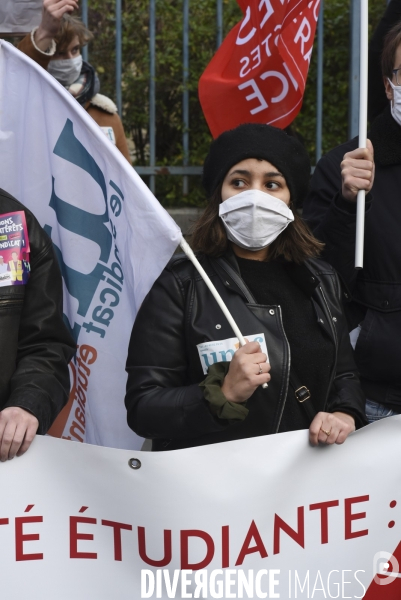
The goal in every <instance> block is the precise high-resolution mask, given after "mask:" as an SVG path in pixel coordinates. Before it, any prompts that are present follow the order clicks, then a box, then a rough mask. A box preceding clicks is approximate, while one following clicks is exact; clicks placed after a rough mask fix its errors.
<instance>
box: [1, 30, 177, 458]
mask: <svg viewBox="0 0 401 600" xmlns="http://www.w3.org/2000/svg"><path fill="white" fill-rule="evenodd" d="M0 183H1V187H2V188H4V189H5V190H6V191H7V192H9V193H10V194H12V195H13V196H15V197H16V198H17V199H18V200H20V201H21V202H22V203H23V204H25V205H26V206H27V207H28V208H29V209H30V210H32V212H33V213H34V214H35V216H36V217H37V218H38V220H39V222H40V224H41V225H42V226H43V227H44V228H45V230H46V231H47V233H48V234H49V235H50V237H51V238H52V241H53V243H54V246H55V250H56V254H57V257H58V259H59V263H60V266H61V270H62V274H63V286H64V312H65V316H66V322H67V323H68V325H69V327H70V330H71V332H72V335H73V336H74V338H75V340H76V341H77V344H78V346H79V348H78V351H77V356H76V359H75V362H73V363H72V364H71V375H72V390H71V394H70V400H69V403H68V405H67V407H66V408H65V409H64V410H63V411H62V413H61V414H60V416H59V418H58V421H56V425H55V426H54V427H53V428H52V430H51V434H52V435H55V436H57V437H58V436H62V437H65V438H67V439H72V440H78V441H83V440H85V441H87V442H90V443H95V444H99V445H107V446H114V447H118V448H133V447H138V445H139V443H140V439H139V438H137V436H135V434H134V433H133V432H132V431H131V430H130V429H129V428H128V426H127V424H126V411H125V407H124V395H125V382H126V374H125V361H126V356H127V348H128V342H129V338H130V333H131V329H132V324H133V321H134V318H135V315H136V313H137V311H138V308H139V306H140V304H141V302H142V300H143V298H144V297H145V295H146V294H147V292H148V291H149V289H150V287H151V285H152V284H153V282H154V280H155V279H156V278H157V277H158V275H159V274H160V272H161V271H162V269H163V268H164V266H165V265H166V263H167V261H168V259H169V258H170V257H171V255H172V254H173V252H174V250H175V248H176V247H177V245H178V243H179V241H180V239H181V232H180V229H179V228H178V226H177V225H176V224H175V222H174V221H173V220H172V219H171V217H170V216H169V215H168V213H167V212H166V211H165V210H164V209H163V208H162V207H161V205H160V204H159V203H158V201H157V200H156V199H155V197H154V196H153V194H152V193H151V192H150V190H149V189H148V187H147V186H146V185H145V184H144V183H143V181H142V180H141V179H140V177H139V176H138V175H137V174H136V172H135V170H134V169H133V168H132V167H131V166H130V165H129V164H128V162H127V161H126V160H125V159H124V157H123V156H122V155H121V154H120V152H119V151H118V150H117V149H116V147H115V146H114V145H113V144H112V143H111V142H110V141H109V140H108V139H107V138H106V136H105V135H104V133H103V132H102V131H101V129H100V128H99V127H98V126H97V124H96V123H95V121H93V119H92V118H91V117H90V116H89V115H88V114H87V112H86V111H85V110H84V109H83V108H82V107H81V106H80V105H79V104H78V102H77V101H76V100H75V99H74V98H73V97H72V96H71V95H70V94H69V93H68V92H67V91H66V90H65V89H64V88H63V87H62V86H61V85H60V84H59V83H58V82H57V81H56V80H55V79H54V78H53V77H51V76H50V75H49V74H48V73H47V72H46V71H45V70H43V69H42V68H41V67H39V66H38V65H37V64H36V63H34V62H33V61H31V60H30V59H29V58H27V57H26V56H25V55H24V54H22V53H21V52H19V51H18V50H16V49H15V48H14V47H13V46H11V45H10V44H8V43H6V42H3V41H1V42H0Z"/></svg>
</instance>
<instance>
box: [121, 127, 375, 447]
mask: <svg viewBox="0 0 401 600" xmlns="http://www.w3.org/2000/svg"><path fill="white" fill-rule="evenodd" d="M309 173H310V163H309V159H308V156H307V153H306V151H305V149H304V147H303V146H302V144H301V143H300V142H298V141H297V140H296V139H294V138H292V137H290V136H288V135H287V134H286V133H284V132H283V131H281V130H279V129H275V128H274V127H270V126H268V125H262V124H246V125H241V126H239V127H237V128H236V129H234V130H231V131H227V132H225V133H223V134H222V135H221V136H219V138H217V139H216V140H215V141H214V142H213V143H212V145H211V148H210V151H209V154H208V156H207V158H206V161H205V164H204V173H203V184H204V187H205V189H206V192H207V194H208V196H209V198H210V199H209V203H208V206H207V208H206V210H205V212H204V214H203V216H202V217H201V218H200V220H199V221H198V223H197V224H196V225H195V228H194V232H193V236H192V244H193V246H194V248H195V249H196V250H197V251H198V258H199V260H200V261H201V264H202V266H203V268H204V269H205V270H206V272H207V273H208V275H209V277H210V278H211V279H212V281H213V283H214V285H215V286H216V288H217V290H218V292H219V293H220V295H221V296H222V298H223V300H224V302H225V303H226V305H227V306H228V309H229V310H230V312H231V313H232V315H233V317H234V319H235V320H236V322H237V324H238V326H239V328H240V330H241V331H242V332H243V334H244V335H245V336H246V337H247V338H248V340H249V342H248V343H247V344H246V345H245V346H243V347H242V348H239V349H238V343H237V341H236V340H235V339H233V338H234V334H233V332H232V330H231V328H230V326H229V324H228V322H227V321H226V319H225V317H224V316H223V314H222V312H221V309H220V308H219V306H218V305H217V303H216V302H215V300H214V298H213V297H212V296H211V294H210V291H209V290H208V288H207V287H206V285H205V283H204V281H203V280H202V279H201V278H200V277H199V275H198V273H197V271H196V270H195V268H194V266H193V265H192V263H191V262H190V261H189V260H188V259H187V258H186V257H184V256H177V257H174V258H173V259H172V261H171V262H170V264H169V265H168V267H167V268H166V269H165V271H164V272H163V273H162V275H161V276H160V278H159V280H158V281H156V283H155V284H154V286H153V288H152V290H151V291H150V293H149V294H148V296H147V298H146V299H145V300H144V302H143V304H142V307H141V309H140V311H139V313H138V316H137V318H136V321H135V325H134V327H133V331H132V337H131V343H130V347H129V352H128V359H127V371H128V383H127V394H126V399H125V402H126V407H127V412H128V424H129V425H130V427H132V429H134V431H136V432H137V433H138V434H139V435H141V436H143V437H147V438H151V439H152V450H173V449H179V448H186V447H190V446H199V445H204V444H212V443H217V442H224V441H230V440H234V439H240V438H246V437H254V436H259V435H267V434H271V433H277V432H282V431H291V430H296V429H309V437H310V442H311V443H312V444H313V445H317V444H318V443H322V444H334V443H337V444H341V443H343V442H344V440H345V439H346V437H347V436H348V434H349V433H350V432H352V431H353V430H354V429H355V427H356V426H357V427H359V426H362V425H364V424H365V418H364V410H363V408H364V406H363V394H362V390H361V388H360V386H359V381H358V376H357V374H356V368H355V364H354V362H353V359H352V348H351V346H350V343H349V339H348V333H347V327H346V323H345V319H344V316H343V313H342V308H341V301H340V286H339V282H338V278H337V276H336V274H335V272H334V270H333V269H332V268H331V267H330V266H329V265H327V264H326V263H324V262H322V261H321V260H319V259H318V258H317V256H318V254H319V253H320V251H321V249H322V245H321V244H320V243H319V242H318V241H317V240H316V239H315V238H314V237H313V235H312V234H311V232H310V231H309V230H308V228H307V227H306V225H305V224H304V223H303V220H302V219H301V217H300V216H299V214H298V213H297V211H296V205H297V203H301V202H302V200H303V197H304V196H305V194H306V192H307V189H308V182H309ZM264 383H268V387H267V389H263V388H262V385H263V384H264Z"/></svg>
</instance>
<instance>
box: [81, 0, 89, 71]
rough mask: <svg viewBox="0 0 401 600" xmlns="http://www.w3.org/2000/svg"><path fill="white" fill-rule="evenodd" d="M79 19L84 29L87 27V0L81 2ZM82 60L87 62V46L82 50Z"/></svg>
mask: <svg viewBox="0 0 401 600" xmlns="http://www.w3.org/2000/svg"><path fill="white" fill-rule="evenodd" d="M81 18H82V22H83V23H84V25H85V27H88V0H82V4H81ZM82 58H83V59H84V60H86V62H88V45H86V46H84V47H83V48H82Z"/></svg>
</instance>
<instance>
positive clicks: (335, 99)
mask: <svg viewBox="0 0 401 600" xmlns="http://www.w3.org/2000/svg"><path fill="white" fill-rule="evenodd" d="M122 5H123V19H122V22H123V115H122V118H123V123H124V127H125V131H126V134H127V136H128V137H131V139H132V140H133V142H134V144H135V157H134V165H147V164H148V158H149V146H148V133H149V132H148V109H149V102H148V96H149V87H148V83H149V18H148V14H149V3H148V0H135V1H134V2H133V1H132V0H123V2H122ZM385 6H386V2H385V0H370V2H369V18H370V25H369V26H370V31H373V29H374V27H375V26H376V24H377V23H378V21H379V20H380V17H381V15H382V13H383V12H384V10H385ZM324 10H325V16H324V99H323V102H324V106H323V119H324V120H323V152H327V151H328V150H329V149H330V148H332V147H333V146H335V145H337V144H340V143H342V142H343V141H345V140H346V139H347V130H348V77H349V75H348V60H349V38H350V35H349V1H348V2H341V1H340V0H325V6H324ZM114 11H115V2H114V1H113V0H110V1H109V0H90V2H89V28H90V30H91V31H92V32H93V33H94V34H95V39H94V41H93V42H91V44H90V48H89V60H90V62H91V63H92V64H93V65H94V66H95V67H96V69H97V71H98V74H99V77H100V80H101V92H102V93H104V94H106V95H108V96H110V97H112V98H114V99H115V68H114V61H115V13H114ZM156 13H157V24H156V53H157V64H156V69H157V75H156V98H157V106H156V135H157V146H156V159H157V164H158V165H180V164H182V131H183V126H182V92H183V85H182V2H181V1H179V2H177V1H175V0H157V2H156ZM241 18H242V13H241V11H240V9H239V7H238V5H237V3H236V1H235V0H224V35H226V34H227V33H228V31H229V30H230V29H231V28H232V27H233V26H234V25H235V24H236V23H237V22H238V21H239V20H240V19H241ZM189 40H190V81H189V89H190V164H192V165H201V164H202V163H203V159H204V157H205V155H206V153H207V150H208V146H209V144H210V142H211V139H212V138H211V135H210V132H209V129H208V127H207V124H206V122H205V119H204V117H203V113H202V110H201V107H200V104H199V100H198V95H197V86H198V80H199V77H200V76H201V74H202V72H203V70H204V69H205V67H206V65H207V64H208V62H209V61H210V59H211V58H212V56H213V54H214V52H215V50H216V2H215V0H197V1H196V2H191V3H190V38H189ZM316 57H317V53H316V52H314V53H313V55H312V61H311V67H310V72H309V77H308V82H307V86H306V91H305V97H304V103H303V107H302V109H301V112H300V114H299V115H298V117H297V118H296V120H295V122H294V127H295V129H296V131H297V132H299V134H300V135H301V136H302V137H303V139H304V140H305V144H306V146H307V148H308V151H309V152H310V156H311V159H312V162H313V161H314V158H315V150H316V148H315V128H316V117H315V111H316ZM145 180H146V178H145ZM156 196H157V197H158V199H159V200H160V201H161V202H162V204H164V205H165V206H183V205H186V206H188V205H189V206H202V205H203V203H204V192H203V190H202V188H201V185H200V177H195V176H192V177H190V190H189V194H188V196H186V197H184V196H183V194H182V179H181V177H173V176H157V177H156Z"/></svg>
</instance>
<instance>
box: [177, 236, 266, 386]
mask: <svg viewBox="0 0 401 600" xmlns="http://www.w3.org/2000/svg"><path fill="white" fill-rule="evenodd" d="M180 246H181V248H182V250H183V251H184V252H185V254H186V255H187V257H188V258H189V260H190V261H191V262H192V264H193V265H194V267H195V268H196V270H197V271H198V272H199V274H200V275H201V277H202V279H203V281H204V282H205V283H206V285H207V287H208V288H209V290H210V291H211V293H212V295H213V297H214V299H215V300H216V302H217V304H218V305H219V306H220V308H221V310H222V311H223V314H224V316H225V317H226V319H227V321H228V322H229V324H230V326H231V327H232V329H233V331H234V333H235V335H236V337H237V338H238V341H239V343H240V345H241V346H245V344H246V340H245V338H244V336H243V335H242V333H241V331H240V330H239V327H238V325H237V323H236V322H235V321H234V319H233V316H232V314H231V313H230V311H229V310H228V308H227V306H226V305H225V304H224V302H223V299H222V297H221V296H220V294H219V292H218V291H217V290H216V288H215V287H214V285H213V283H212V282H211V280H210V278H209V276H208V274H207V273H206V271H205V270H204V268H203V267H202V265H201V264H200V262H199V261H198V259H197V258H196V256H195V254H194V253H193V250H192V248H191V247H190V245H189V244H188V242H187V241H186V240H185V239H184V236H183V237H182V238H181V242H180ZM268 387H269V386H268V384H267V383H264V384H263V385H262V388H263V389H266V388H268Z"/></svg>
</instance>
